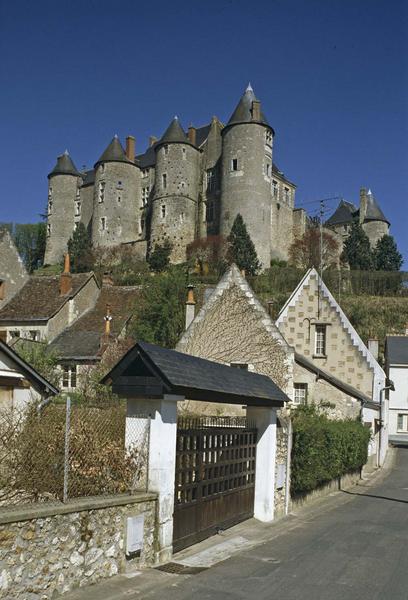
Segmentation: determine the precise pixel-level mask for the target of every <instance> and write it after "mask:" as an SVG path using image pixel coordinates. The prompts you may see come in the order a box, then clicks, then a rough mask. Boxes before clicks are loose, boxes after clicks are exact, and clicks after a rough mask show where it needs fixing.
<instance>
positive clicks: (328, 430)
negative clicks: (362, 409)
mask: <svg viewBox="0 0 408 600" xmlns="http://www.w3.org/2000/svg"><path fill="white" fill-rule="evenodd" d="M369 440H370V431H369V429H367V428H366V427H364V426H363V425H362V423H360V422H358V421H351V420H347V421H330V420H329V419H328V418H327V417H326V416H325V415H323V414H319V413H318V411H317V409H316V408H314V407H313V406H305V407H299V408H298V409H297V411H296V414H295V415H294V418H293V447H292V477H291V492H292V494H295V495H296V494H302V493H305V492H308V491H310V490H313V489H315V488H316V487H318V486H319V485H321V484H324V483H326V482H328V481H331V480H332V479H336V478H337V477H340V476H341V475H344V474H345V473H348V472H350V471H355V470H356V469H359V468H360V467H362V466H363V465H364V464H365V463H366V462H367V449H368V442H369Z"/></svg>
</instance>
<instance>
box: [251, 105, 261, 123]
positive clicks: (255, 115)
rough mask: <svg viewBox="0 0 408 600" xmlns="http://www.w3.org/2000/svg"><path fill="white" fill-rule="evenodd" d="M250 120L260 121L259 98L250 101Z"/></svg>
mask: <svg viewBox="0 0 408 600" xmlns="http://www.w3.org/2000/svg"><path fill="white" fill-rule="evenodd" d="M251 112H252V120H253V121H260V120H261V103H260V102H259V100H253V101H252V111H251Z"/></svg>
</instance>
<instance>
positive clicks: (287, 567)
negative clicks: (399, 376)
mask: <svg viewBox="0 0 408 600" xmlns="http://www.w3.org/2000/svg"><path fill="white" fill-rule="evenodd" d="M338 498H339V500H338V501H336V502H337V504H335V505H334V506H333V508H332V509H331V510H323V509H322V511H321V513H316V512H315V514H313V515H311V516H310V517H309V518H308V517H305V518H303V519H302V518H300V519H299V521H298V523H297V525H295V526H294V527H293V526H292V528H291V529H290V530H289V531H287V532H284V533H283V534H282V535H279V537H277V538H275V539H273V540H271V541H267V542H265V543H263V544H261V545H258V546H256V547H254V548H252V549H248V550H245V551H243V552H240V553H239V554H235V555H234V556H232V557H231V558H229V559H228V560H225V561H224V562H221V563H219V564H217V565H216V566H214V567H212V568H211V569H208V570H206V571H202V572H201V573H198V574H196V575H193V576H189V577H186V576H178V575H164V574H161V576H160V579H157V580H156V582H155V585H154V586H153V587H152V585H147V586H146V587H145V586H144V585H143V584H142V581H141V580H142V579H143V576H142V577H141V578H140V579H139V577H136V578H135V579H133V580H132V587H130V588H129V586H128V585H127V586H126V587H127V589H126V590H124V589H123V588H122V590H119V588H116V589H117V595H116V593H115V592H114V590H113V589H111V590H110V593H109V595H107V596H106V598H108V597H109V598H118V599H119V598H125V597H126V598H131V599H135V598H143V600H158V599H160V600H163V598H164V599H165V600H191V599H192V598H193V599H194V600H208V599H211V600H241V599H242V600H244V599H245V600H250V599H251V600H252V599H256V600H275V599H276V600H278V599H279V600H282V599H284V600H300V599H301V600H340V599H341V600H388V599H390V600H391V599H392V600H407V599H408V448H400V449H398V452H397V460H396V464H395V467H394V468H393V470H392V471H391V472H390V474H389V475H388V476H387V477H386V478H385V479H384V481H383V482H382V483H379V484H377V485H375V486H371V487H369V486H367V487H365V486H364V485H363V486H359V488H358V492H357V491H353V492H344V493H342V494H339V495H338ZM156 573H157V571H156ZM138 580H139V581H138ZM127 583H128V584H129V583H130V582H129V580H128V581H127ZM140 584H142V585H140ZM98 587H99V586H98ZM132 588H133V589H132ZM89 597H90V596H89ZM92 597H93V596H92ZM99 598H101V599H102V598H103V595H99Z"/></svg>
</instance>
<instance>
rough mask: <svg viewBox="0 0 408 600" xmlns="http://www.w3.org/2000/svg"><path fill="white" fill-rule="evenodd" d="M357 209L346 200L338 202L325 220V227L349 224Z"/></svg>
mask: <svg viewBox="0 0 408 600" xmlns="http://www.w3.org/2000/svg"><path fill="white" fill-rule="evenodd" d="M357 210H358V209H357V207H356V206H355V205H354V204H353V203H352V202H347V201H346V200H340V202H339V205H338V207H337V208H336V210H335V211H334V213H333V214H332V216H331V217H330V218H329V219H327V221H326V223H325V224H326V225H343V224H344V223H351V221H352V220H353V217H354V215H355V214H356V212H357Z"/></svg>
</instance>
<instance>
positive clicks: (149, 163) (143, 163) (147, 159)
mask: <svg viewBox="0 0 408 600" xmlns="http://www.w3.org/2000/svg"><path fill="white" fill-rule="evenodd" d="M157 144H158V142H155V143H154V144H153V145H152V146H150V147H149V148H148V149H147V150H146V152H145V153H144V154H138V155H137V156H136V163H137V164H138V165H139V167H140V168H141V169H147V168H148V167H154V165H155V164H156V146H157Z"/></svg>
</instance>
